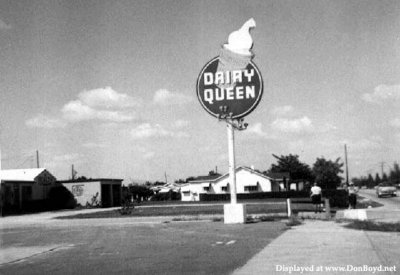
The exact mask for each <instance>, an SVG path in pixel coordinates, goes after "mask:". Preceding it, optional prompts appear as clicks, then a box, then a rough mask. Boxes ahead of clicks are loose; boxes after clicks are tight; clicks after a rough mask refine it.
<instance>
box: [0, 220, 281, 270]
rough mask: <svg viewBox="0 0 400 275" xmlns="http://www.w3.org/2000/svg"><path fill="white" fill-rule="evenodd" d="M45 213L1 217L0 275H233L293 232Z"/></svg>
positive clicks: (271, 226) (267, 225)
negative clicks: (55, 216) (55, 217)
mask: <svg viewBox="0 0 400 275" xmlns="http://www.w3.org/2000/svg"><path fill="white" fill-rule="evenodd" d="M39 216H40V215H39ZM42 216H43V215H42ZM42 216H40V218H39V219H37V220H35V219H34V218H33V217H32V216H30V219H26V222H25V223H24V222H23V219H21V220H19V221H18V222H16V223H15V222H11V220H12V217H8V218H6V219H4V220H0V244H1V245H0V274H13V275H16V274H230V273H231V272H232V271H233V270H234V269H236V268H238V267H240V266H242V265H244V264H245V263H246V262H247V261H248V260H249V259H250V258H251V257H252V256H253V255H255V254H256V253H258V252H259V251H260V250H261V249H263V248H264V247H265V246H266V245H267V244H268V243H270V242H271V241H272V240H273V239H275V238H276V237H278V236H279V235H280V234H281V233H283V232H284V231H285V230H286V229H287V227H286V225H285V224H284V223H283V222H281V221H276V222H263V223H255V224H239V225H225V224H224V223H223V222H211V221H196V222H171V221H168V220H165V219H162V220H157V219H156V218H153V219H149V221H147V222H146V223H145V222H144V218H140V219H134V218H127V219H121V218H119V219H91V220H85V219H81V220H52V219H46V218H44V217H42Z"/></svg>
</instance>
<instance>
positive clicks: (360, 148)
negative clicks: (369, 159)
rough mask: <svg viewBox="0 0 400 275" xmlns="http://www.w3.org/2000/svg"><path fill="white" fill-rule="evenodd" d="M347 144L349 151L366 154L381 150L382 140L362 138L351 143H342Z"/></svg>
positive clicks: (379, 138) (378, 138)
mask: <svg viewBox="0 0 400 275" xmlns="http://www.w3.org/2000/svg"><path fill="white" fill-rule="evenodd" d="M344 143H346V144H349V147H348V148H349V149H350V150H351V151H356V152H366V151H370V150H377V149H381V148H382V145H383V139H382V138H381V137H371V138H369V139H368V138H363V139H360V140H357V141H353V142H344Z"/></svg>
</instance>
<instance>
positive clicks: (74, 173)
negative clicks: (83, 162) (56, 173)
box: [71, 164, 77, 180]
mask: <svg viewBox="0 0 400 275" xmlns="http://www.w3.org/2000/svg"><path fill="white" fill-rule="evenodd" d="M76 174H77V173H76V171H75V169H74V165H73V164H72V167H71V176H72V180H75V176H76Z"/></svg>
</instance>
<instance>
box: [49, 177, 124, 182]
mask: <svg viewBox="0 0 400 275" xmlns="http://www.w3.org/2000/svg"><path fill="white" fill-rule="evenodd" d="M97 181H121V182H122V181H123V179H111V178H97V179H76V180H59V181H57V182H59V183H76V182H97Z"/></svg>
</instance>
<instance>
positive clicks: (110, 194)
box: [59, 178, 122, 207]
mask: <svg viewBox="0 0 400 275" xmlns="http://www.w3.org/2000/svg"><path fill="white" fill-rule="evenodd" d="M59 183H60V184H62V185H64V186H65V187H66V188H67V189H68V190H69V191H70V192H71V193H72V194H73V195H74V198H75V200H76V202H77V203H78V204H80V205H82V206H100V207H113V206H120V205H121V198H122V179H104V178H100V179H79V180H65V181H59Z"/></svg>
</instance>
